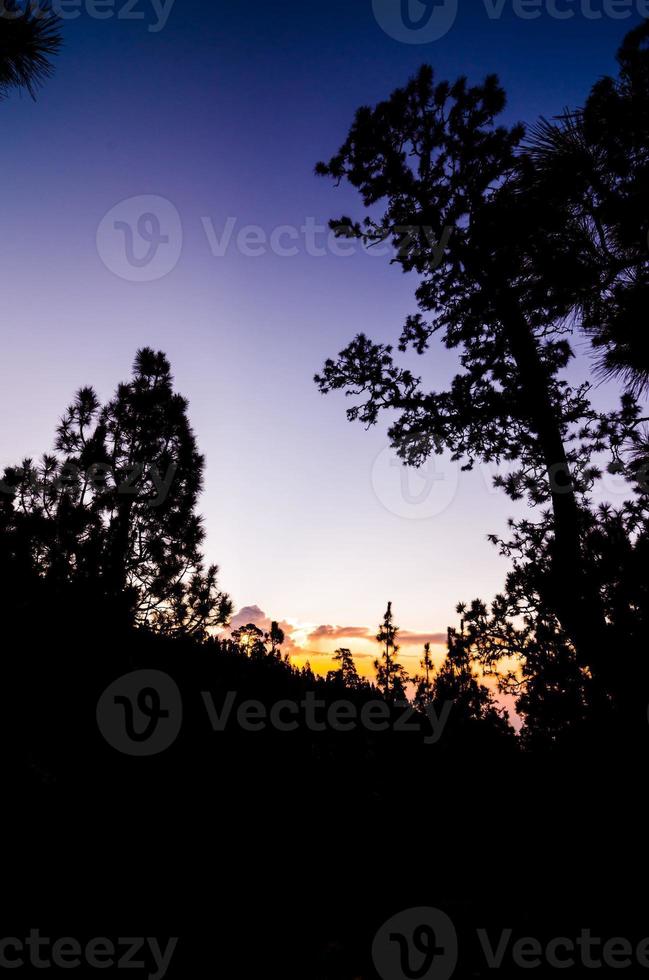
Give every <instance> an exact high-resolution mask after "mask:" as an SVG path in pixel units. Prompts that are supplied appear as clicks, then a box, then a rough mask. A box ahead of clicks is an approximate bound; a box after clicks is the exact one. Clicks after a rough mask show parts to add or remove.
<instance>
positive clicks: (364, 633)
mask: <svg viewBox="0 0 649 980" xmlns="http://www.w3.org/2000/svg"><path fill="white" fill-rule="evenodd" d="M343 638H347V639H352V640H353V639H357V640H372V639H374V634H373V633H372V632H371V630H369V629H368V628H367V626H316V628H315V629H314V630H312V632H311V633H309V636H308V638H307V639H309V640H314V641H315V640H340V639H343Z"/></svg>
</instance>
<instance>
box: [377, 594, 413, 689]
mask: <svg viewBox="0 0 649 980" xmlns="http://www.w3.org/2000/svg"><path fill="white" fill-rule="evenodd" d="M398 633H399V627H398V626H395V624H394V616H393V613H392V603H391V602H388V607H387V609H386V611H385V615H384V616H383V622H382V623H381V625H380V626H379V631H378V633H377V634H376V641H377V643H380V644H381V645H382V647H383V652H382V654H381V656H380V658H378V659H377V660H375V661H374V670H375V671H376V683H377V686H378V688H379V690H380V691H381V692H382V693H383V696H384V698H385V699H386V701H405V700H406V690H405V685H406V684H407V682H408V675H407V674H406V672H405V670H404V669H403V667H402V666H401V664H400V663H397V661H396V659H395V658H396V655H397V653H398V652H399V647H398V645H397V642H396V639H397V635H398Z"/></svg>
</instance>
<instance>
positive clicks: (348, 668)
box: [328, 647, 362, 690]
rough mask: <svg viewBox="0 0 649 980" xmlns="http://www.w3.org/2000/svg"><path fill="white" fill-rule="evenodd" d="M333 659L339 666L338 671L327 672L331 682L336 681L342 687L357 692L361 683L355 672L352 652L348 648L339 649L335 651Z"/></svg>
mask: <svg viewBox="0 0 649 980" xmlns="http://www.w3.org/2000/svg"><path fill="white" fill-rule="evenodd" d="M333 659H334V660H335V661H336V663H338V664H340V667H339V668H338V670H332V671H330V672H329V675H328V676H329V678H330V679H331V680H337V681H338V682H339V683H340V684H342V686H343V687H348V688H351V689H352V690H357V689H358V688H360V687H362V681H361V678H360V677H359V674H358V671H357V670H356V664H355V663H354V658H353V656H352V652H351V650H350V649H349V648H348V647H340V648H339V649H338V650H336V651H335V653H334V657H333Z"/></svg>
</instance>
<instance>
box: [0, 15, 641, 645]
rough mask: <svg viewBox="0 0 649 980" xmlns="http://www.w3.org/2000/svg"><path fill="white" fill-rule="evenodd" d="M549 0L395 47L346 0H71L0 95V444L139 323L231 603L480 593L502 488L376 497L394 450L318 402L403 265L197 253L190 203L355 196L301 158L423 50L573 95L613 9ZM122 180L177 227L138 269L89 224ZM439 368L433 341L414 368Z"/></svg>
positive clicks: (221, 219) (442, 601) (412, 615)
mask: <svg viewBox="0 0 649 980" xmlns="http://www.w3.org/2000/svg"><path fill="white" fill-rule="evenodd" d="M88 2H89V0H88ZM398 2H399V0H395V3H398ZM415 2H417V0H413V3H415ZM588 4H590V6H588ZM558 5H559V9H574V10H575V16H574V18H572V19H570V20H557V19H555V18H553V17H551V16H550V15H549V13H548V12H547V9H545V8H544V9H543V12H542V16H541V17H539V18H538V19H535V20H524V19H521V18H520V17H518V16H516V15H515V14H514V13H513V11H512V8H511V4H509V3H506V4H505V12H504V13H503V16H502V17H501V18H500V19H497V20H493V19H490V18H489V17H488V16H487V13H486V10H485V6H484V4H483V2H482V0H464V2H462V0H460V9H459V12H458V16H457V20H456V22H455V24H454V26H453V27H452V29H451V30H450V31H449V33H448V34H446V35H445V36H444V37H443V38H441V39H439V40H437V41H435V42H432V43H430V44H427V45H411V44H405V43H401V42H399V41H397V40H394V39H393V38H392V37H390V36H388V35H387V34H386V33H385V32H384V31H383V30H382V28H381V27H380V26H379V24H378V23H377V20H376V18H375V16H374V14H373V9H372V2H371V0H329V2H326V3H325V2H320V3H318V2H311V3H305V2H300V0H283V2H275V3H273V2H270V0H248V2H246V0H238V2H236V3H225V2H220V0H176V2H175V4H174V6H173V8H172V10H171V14H170V17H169V19H168V22H167V24H166V26H165V27H164V28H163V29H162V30H161V31H157V32H153V31H149V30H148V27H149V26H150V25H152V24H155V22H156V20H157V17H156V15H154V14H153V9H152V5H151V3H150V0H138V2H137V4H136V6H135V7H134V9H135V10H136V11H142V12H144V13H145V19H144V20H124V19H120V18H117V17H112V18H111V19H107V20H101V21H100V20H96V19H93V18H92V17H91V16H90V15H89V13H88V7H87V5H86V2H85V0H83V2H82V3H81V6H80V9H81V11H82V13H81V16H80V17H79V18H78V19H76V20H74V21H69V22H67V23H66V27H65V35H66V46H65V51H64V53H63V54H62V55H61V57H60V58H59V59H58V60H57V71H56V75H55V77H54V78H53V79H52V80H51V81H49V82H48V83H47V85H46V86H45V88H44V89H43V91H42V93H41V95H40V97H39V99H38V101H37V102H36V103H35V104H32V103H31V102H30V101H29V100H28V99H25V98H23V99H19V98H13V99H11V100H10V101H8V102H5V103H4V104H2V105H0V120H1V123H0V124H1V126H2V132H3V139H2V172H3V191H2V194H1V195H0V208H1V213H2V227H3V234H2V238H1V241H0V249H1V251H2V270H3V314H2V315H3V334H4V338H5V339H4V343H3V364H2V371H3V376H4V377H3V384H2V389H1V391H0V406H1V410H2V411H1V416H2V422H1V425H2V433H1V435H2V443H1V446H0V463H9V462H14V461H15V460H16V459H17V458H21V457H22V456H24V455H26V454H34V455H37V454H39V453H40V452H42V451H44V450H48V449H50V448H51V442H52V434H53V429H54V426H55V423H56V420H57V418H58V416H59V414H60V413H61V411H62V410H63V408H64V407H65V405H66V404H67V403H68V401H69V399H70V396H71V394H72V393H73V391H74V390H75V389H76V388H77V387H78V386H79V385H81V384H85V383H91V384H94V385H95V386H96V387H97V388H98V390H99V392H100V394H101V395H102V396H108V395H109V393H110V392H111V390H112V388H113V387H114V385H115V383H116V382H117V381H118V380H121V379H123V378H124V377H125V376H127V375H128V372H129V368H130V364H131V361H132V358H133V354H134V351H135V349H136V348H137V347H138V346H142V345H144V344H150V345H152V346H155V347H157V348H162V349H164V350H166V351H167V353H168V354H169V356H170V357H171V360H172V364H173V367H174V371H175V375H176V378H177V383H178V387H179V389H180V390H181V391H182V392H183V393H184V394H186V395H187V396H188V397H189V399H190V401H191V416H192V420H193V422H194V425H195V428H196V431H197V435H198V438H199V441H200V445H201V448H202V449H203V451H204V452H205V453H206V455H207V459H208V470H207V486H206V492H205V495H204V498H203V501H202V507H203V509H204V512H205V514H206V519H207V527H208V532H209V536H208V547H207V550H208V557H209V558H210V560H216V561H218V562H219V563H220V564H221V566H222V584H223V586H224V587H225V588H226V589H228V590H229V591H231V593H232V594H233V596H234V599H235V601H236V603H237V605H239V606H242V605H258V606H259V607H261V608H262V609H263V610H264V611H265V612H267V613H269V614H270V615H272V616H273V617H277V618H280V619H281V618H290V619H292V620H294V621H296V622H298V623H302V624H310V625H311V626H317V625H319V624H338V625H348V624H352V623H354V624H357V625H358V624H360V625H368V624H372V623H374V622H375V621H377V620H378V618H379V617H380V614H381V613H382V610H383V607H384V604H385V601H386V600H387V599H388V598H389V599H391V600H392V601H393V603H394V606H395V610H396V612H397V615H398V618H399V620H400V622H401V625H402V626H404V627H407V628H408V629H410V630H413V631H416V632H425V631H430V632H439V631H443V630H444V629H445V627H446V626H447V625H448V624H450V623H452V622H453V621H454V613H453V608H454V604H455V602H456V601H457V600H460V599H470V598H472V597H473V596H474V595H476V594H480V595H482V596H484V597H485V598H488V597H489V596H490V595H492V594H493V593H494V592H495V591H496V589H497V588H498V587H499V585H500V583H501V579H502V576H503V570H504V568H503V565H502V563H501V562H500V560H499V559H498V557H497V555H496V554H495V553H494V551H493V549H492V548H491V547H490V546H489V545H488V544H487V543H486V542H485V535H486V533H487V532H489V531H500V530H502V529H503V526H504V521H505V519H506V517H507V516H508V515H509V514H510V513H511V510H512V508H511V505H510V504H509V502H508V501H506V500H503V499H502V498H501V497H500V496H499V495H498V494H494V493H490V492H488V490H487V487H486V482H485V476H484V475H481V474H473V475H462V478H461V480H460V482H459V485H458V487H457V490H456V492H454V493H453V494H452V498H453V499H452V502H450V503H449V504H448V506H446V507H445V508H444V509H443V511H442V512H441V513H437V514H433V515H432V516H429V517H428V518H427V519H422V520H412V519H408V518H405V517H403V516H399V513H395V505H394V487H390V486H385V485H384V482H383V481H388V482H389V481H390V480H392V479H397V480H398V479H399V474H398V472H397V471H395V470H394V469H393V468H390V467H389V463H388V464H387V465H386V466H384V467H383V468H381V464H380V461H379V463H378V464H377V465H376V466H375V461H376V459H377V457H378V456H379V454H380V453H381V451H382V449H383V448H384V446H385V442H386V440H385V431H384V429H383V428H381V429H377V430H376V431H372V432H371V433H365V432H363V431H362V429H361V428H360V427H353V426H351V425H349V424H348V423H347V422H346V421H345V418H344V407H345V406H344V403H343V400H342V399H336V398H328V399H322V398H321V396H320V395H318V393H317V391H316V389H315V387H314V385H313V383H312V380H311V379H312V375H313V373H314V372H315V371H316V370H318V369H319V367H320V365H321V363H322V361H323V359H324V358H325V357H326V356H329V355H332V354H335V353H336V352H337V351H338V350H339V349H340V348H341V347H342V346H343V345H344V344H345V343H346V342H347V341H348V340H349V339H351V337H352V336H353V335H354V333H355V332H356V331H358V330H360V329H363V330H365V331H366V332H368V333H369V334H370V335H372V336H373V337H375V338H377V339H382V340H393V339H394V338H396V337H397V336H398V333H399V330H400V327H401V324H402V322H403V319H404V317H405V315H406V314H407V313H408V312H410V311H411V310H412V294H413V290H414V285H415V283H414V281H413V280H412V279H408V278H406V277H403V276H402V275H401V274H400V273H399V272H398V271H397V270H396V269H395V268H391V267H390V266H389V265H388V264H387V261H386V260H385V259H381V258H377V257H368V256H367V255H364V254H357V255H355V256H353V257H346V258H343V257H340V256H336V255H331V254H328V255H325V256H324V257H317V256H313V255H308V254H305V250H304V245H303V242H302V241H298V242H297V243H296V244H297V246H298V252H299V254H298V255H296V256H293V257H281V256H278V255H275V254H272V252H269V253H267V254H265V255H263V256H261V257H251V256H247V255H243V254H241V253H240V251H239V250H238V249H237V248H236V246H235V244H234V243H232V244H231V245H230V248H229V249H228V251H227V254H226V255H225V256H223V257H218V256H214V255H213V254H212V252H211V250H210V246H209V243H208V239H207V236H206V233H205V223H207V225H208V226H210V223H211V227H212V228H213V230H214V232H215V233H216V235H217V236H220V235H221V233H222V230H223V227H224V225H225V222H226V219H227V218H228V217H232V218H235V219H236V220H237V226H236V229H235V232H234V236H235V237H236V234H237V231H238V230H239V229H240V228H241V227H242V226H245V225H256V226H260V227H261V228H263V229H264V230H265V231H266V233H267V234H270V233H271V232H272V230H273V229H274V228H277V226H280V225H290V226H295V227H296V228H299V227H301V226H302V225H304V223H305V220H307V219H309V218H312V219H313V220H315V221H317V222H318V223H324V222H325V221H326V220H327V219H328V218H329V217H330V216H335V215H338V214H340V213H342V212H348V213H352V214H354V213H356V214H358V213H359V210H360V209H359V207H358V205H357V202H356V200H355V198H354V196H352V195H351V194H350V193H349V192H348V191H346V190H343V189H340V190H337V191H336V190H335V189H334V188H333V187H332V186H331V185H330V184H329V183H327V182H323V181H319V180H317V179H316V178H315V177H314V176H313V166H314V164H315V162H316V161H317V160H318V159H320V158H323V157H326V156H328V155H329V154H331V152H333V151H334V150H335V149H337V147H338V146H339V144H340V143H341V142H342V140H343V138H344V136H345V133H346V130H347V127H348V125H349V122H350V121H351V118H352V115H353V112H354V110H355V109H356V107H357V106H358V105H359V104H361V103H368V102H373V101H376V100H377V99H380V98H382V97H384V96H386V95H387V94H389V92H390V91H391V90H392V89H393V88H394V87H395V86H396V85H399V84H401V83H403V82H404V81H405V80H406V79H407V77H408V76H409V75H410V74H412V73H413V72H414V71H415V70H416V69H417V67H418V66H419V65H420V64H421V63H423V62H424V61H427V62H430V63H431V64H433V65H434V66H435V68H436V70H437V72H438V74H439V75H440V76H441V77H450V78H454V77H455V76H457V75H458V74H467V75H468V76H469V78H470V79H472V80H479V79H480V78H481V77H482V76H483V75H484V74H485V73H487V72H493V71H496V72H498V74H499V75H500V77H501V79H502V81H503V84H504V86H505V88H506V90H507V91H508V93H509V105H508V110H507V118H508V119H509V120H511V121H513V120H518V119H522V120H528V121H534V119H535V118H536V117H537V116H538V115H539V114H544V115H552V114H554V113H557V112H560V111H561V110H562V109H563V108H564V107H565V106H567V105H577V104H580V103H581V102H582V101H583V99H584V97H585V96H586V94H587V92H588V89H589V87H590V85H591V84H592V82H593V81H594V80H595V79H596V78H597V77H598V76H600V75H601V74H604V73H608V72H611V71H613V70H614V54H615V51H616V49H617V47H618V45H619V42H620V40H621V39H622V37H623V35H624V34H625V33H626V31H627V30H628V29H629V28H630V27H631V26H633V25H634V24H635V23H636V22H637V21H638V16H637V15H634V16H633V17H632V18H631V19H628V20H626V19H625V20H616V19H612V18H611V17H610V16H603V17H602V18H601V19H592V18H591V17H589V16H586V13H585V12H584V11H586V12H588V11H589V10H592V9H595V10H597V9H601V2H599V0H580V2H578V3H572V4H571V3H570V0H558ZM124 7H125V0H116V7H115V9H116V10H123V9H124ZM629 7H630V8H631V7H633V5H632V4H629ZM106 9H108V8H106ZM615 9H622V8H619V7H618V8H615ZM634 9H637V8H635V7H634ZM142 195H156V196H161V197H163V198H165V199H166V200H168V201H169V202H171V204H172V205H173V207H174V208H175V209H176V210H177V212H178V214H179V215H180V219H181V222H182V227H183V232H184V235H183V243H182V253H181V254H180V257H179V260H178V262H177V264H176V265H175V267H174V268H173V269H172V271H170V272H169V274H168V275H166V276H164V277H163V278H160V279H156V280H154V281H152V282H133V281H129V279H128V278H127V279H124V278H122V277H121V276H120V275H115V274H114V271H110V270H109V269H108V268H107V267H106V265H105V264H104V263H103V262H102V261H101V259H100V256H99V254H98V249H97V245H96V237H97V229H98V227H99V226H100V223H101V221H102V218H103V217H104V215H106V213H107V212H109V211H110V210H111V209H112V208H113V207H114V206H115V205H117V204H118V203H119V202H121V201H123V200H125V199H130V198H132V197H139V196H142ZM128 216H129V215H128V214H127V217H128ZM122 217H124V215H122ZM163 230H164V229H163ZM290 244H291V243H290ZM106 247H107V248H108V251H109V252H110V249H111V248H113V249H114V248H116V247H117V246H116V245H115V242H114V241H113V242H112V243H108V245H107V246H106ZM108 264H109V265H110V258H109V260H108ZM452 367H453V358H452V357H451V356H450V355H449V354H448V353H440V354H439V356H437V357H436V359H435V360H434V363H433V364H432V366H429V368H428V371H429V372H430V373H431V376H432V377H433V378H435V377H440V378H441V377H444V376H446V375H447V374H448V372H449V371H450V370H451V369H452ZM584 370H585V371H587V370H588V365H587V364H585V365H584ZM377 467H378V469H377ZM373 473H374V482H373ZM452 484H453V480H452V475H449V474H447V480H446V484H445V487H446V488H447V489H448V486H449V485H451V489H453V486H452ZM435 492H437V488H435ZM399 509H400V508H399V505H398V503H397V505H396V510H397V511H399ZM307 632H308V631H307ZM303 635H306V633H305V634H303ZM307 645H308V646H309V647H310V648H312V647H313V645H314V644H313V643H309V644H307ZM352 646H353V644H352ZM359 649H360V647H359Z"/></svg>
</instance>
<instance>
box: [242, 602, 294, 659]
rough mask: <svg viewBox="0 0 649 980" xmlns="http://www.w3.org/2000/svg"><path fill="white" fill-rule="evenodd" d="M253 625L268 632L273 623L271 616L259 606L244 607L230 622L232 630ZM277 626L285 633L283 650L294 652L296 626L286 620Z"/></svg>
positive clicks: (279, 622)
mask: <svg viewBox="0 0 649 980" xmlns="http://www.w3.org/2000/svg"><path fill="white" fill-rule="evenodd" d="M249 623H252V624H253V626H257V627H258V628H259V629H260V630H264V631H265V632H268V631H269V630H270V626H271V623H272V619H271V617H270V616H267V615H266V613H265V612H264V611H263V609H260V608H259V606H242V608H241V609H240V610H239V612H238V613H236V614H235V615H234V616H233V617H232V619H231V620H230V630H236V629H239V628H240V627H241V626H247V625H248V624H249ZM277 625H278V626H279V628H280V629H281V630H283V632H284V643H283V644H282V649H283V650H292V649H294V648H295V646H296V643H295V641H294V640H293V639H292V636H291V634H292V633H293V631H294V630H295V627H294V626H291V624H290V623H287V622H286V621H285V620H281V621H279V620H278V622H277Z"/></svg>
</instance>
